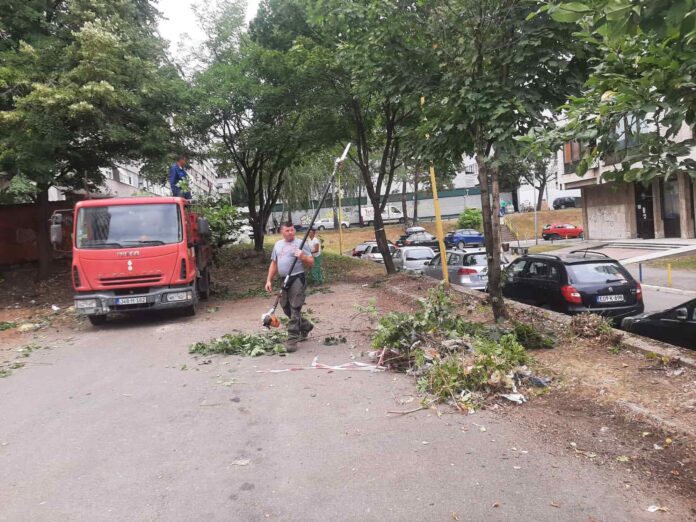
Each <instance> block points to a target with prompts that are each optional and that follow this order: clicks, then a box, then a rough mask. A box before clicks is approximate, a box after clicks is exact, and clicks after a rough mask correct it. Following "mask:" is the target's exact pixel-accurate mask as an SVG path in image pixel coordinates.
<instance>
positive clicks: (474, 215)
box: [457, 208, 483, 231]
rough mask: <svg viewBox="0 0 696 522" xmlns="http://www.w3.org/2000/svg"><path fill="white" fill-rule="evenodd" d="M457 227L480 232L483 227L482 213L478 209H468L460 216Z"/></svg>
mask: <svg viewBox="0 0 696 522" xmlns="http://www.w3.org/2000/svg"><path fill="white" fill-rule="evenodd" d="M457 226H458V227H459V228H473V229H476V230H479V231H480V230H481V227H482V226H483V215H482V214H481V211H480V210H479V209H477V208H467V209H466V210H465V211H464V212H462V213H461V214H459V220H458V221H457Z"/></svg>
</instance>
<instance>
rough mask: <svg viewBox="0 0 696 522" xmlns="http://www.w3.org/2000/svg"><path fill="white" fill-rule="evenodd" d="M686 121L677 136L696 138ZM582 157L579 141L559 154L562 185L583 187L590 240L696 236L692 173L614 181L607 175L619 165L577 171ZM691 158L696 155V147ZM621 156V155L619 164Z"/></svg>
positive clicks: (695, 191) (679, 138) (695, 189)
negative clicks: (647, 180) (644, 181)
mask: <svg viewBox="0 0 696 522" xmlns="http://www.w3.org/2000/svg"><path fill="white" fill-rule="evenodd" d="M693 132H694V131H693V129H691V128H689V127H688V126H686V125H684V126H683V127H682V129H681V130H680V132H679V133H678V135H677V137H676V140H677V141H684V140H687V139H691V138H692V137H693ZM581 157H582V147H581V145H580V144H578V143H577V142H573V143H567V144H566V145H565V147H564V149H563V150H562V151H559V153H558V158H559V161H558V164H559V180H560V186H561V187H563V188H565V189H580V191H581V193H582V209H583V213H582V214H583V227H584V229H585V237H586V238H588V239H636V238H641V239H657V238H683V239H687V238H694V237H696V219H695V216H694V201H696V184H695V183H694V180H693V179H691V178H690V177H689V176H688V175H686V174H679V175H677V176H675V177H670V178H669V179H665V178H660V179H655V180H653V181H652V182H651V183H650V184H648V185H643V184H642V183H638V182H632V183H628V182H609V181H607V180H606V179H604V177H603V174H604V173H606V172H610V171H613V170H614V163H613V162H611V161H608V162H599V163H598V164H596V165H594V166H593V167H592V168H590V169H588V171H587V173H586V174H585V175H584V176H582V177H580V176H577V175H576V172H575V169H576V167H577V165H578V162H579V160H580V158H581ZM690 157H691V158H694V159H696V147H692V148H691V153H690ZM618 161H619V160H618V159H617V162H618Z"/></svg>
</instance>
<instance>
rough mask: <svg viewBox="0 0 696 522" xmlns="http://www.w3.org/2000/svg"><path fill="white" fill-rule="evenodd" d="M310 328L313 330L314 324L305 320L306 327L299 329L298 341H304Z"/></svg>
mask: <svg viewBox="0 0 696 522" xmlns="http://www.w3.org/2000/svg"><path fill="white" fill-rule="evenodd" d="M312 330H314V325H313V324H312V323H310V322H309V321H307V327H306V328H305V329H304V330H300V341H305V340H306V339H307V337H308V336H309V332H311V331H312Z"/></svg>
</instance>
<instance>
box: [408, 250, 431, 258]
mask: <svg viewBox="0 0 696 522" xmlns="http://www.w3.org/2000/svg"><path fill="white" fill-rule="evenodd" d="M432 258H433V253H432V252H431V251H430V250H426V249H425V248H421V249H418V250H407V251H406V260H408V261H419V260H421V259H432Z"/></svg>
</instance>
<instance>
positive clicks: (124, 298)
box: [74, 285, 195, 315]
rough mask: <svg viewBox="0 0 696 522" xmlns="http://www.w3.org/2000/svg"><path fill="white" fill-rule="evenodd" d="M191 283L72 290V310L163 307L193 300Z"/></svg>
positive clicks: (99, 312) (95, 311)
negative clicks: (121, 289)
mask: <svg viewBox="0 0 696 522" xmlns="http://www.w3.org/2000/svg"><path fill="white" fill-rule="evenodd" d="M193 292H194V290H193V288H192V287H191V285H184V286H162V287H150V288H149V289H139V288H134V289H133V293H128V294H124V293H123V292H118V293H117V292H116V291H114V290H104V291H97V292H80V293H79V294H76V295H75V297H74V299H75V312H76V313H78V314H80V315H106V314H108V313H114V312H131V311H139V310H167V309H171V308H182V307H185V306H190V305H191V304H193V302H194V299H195V296H194V295H193Z"/></svg>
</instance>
